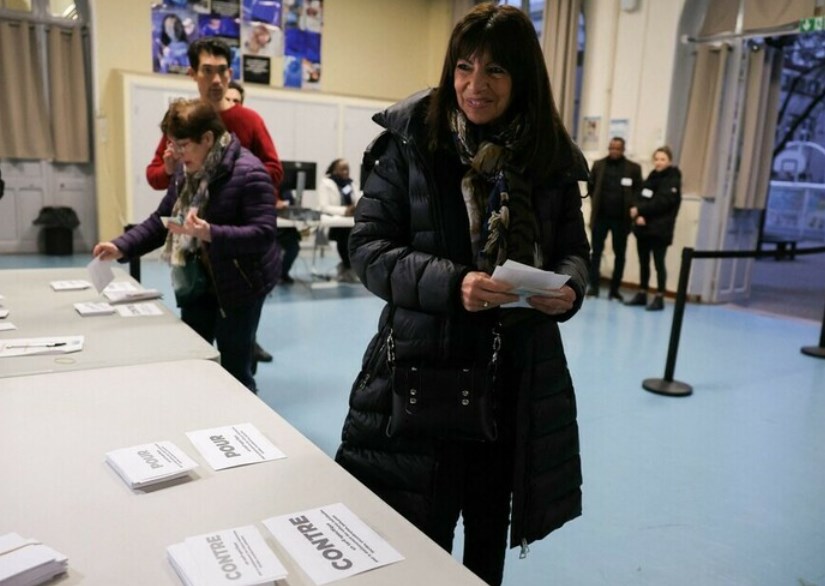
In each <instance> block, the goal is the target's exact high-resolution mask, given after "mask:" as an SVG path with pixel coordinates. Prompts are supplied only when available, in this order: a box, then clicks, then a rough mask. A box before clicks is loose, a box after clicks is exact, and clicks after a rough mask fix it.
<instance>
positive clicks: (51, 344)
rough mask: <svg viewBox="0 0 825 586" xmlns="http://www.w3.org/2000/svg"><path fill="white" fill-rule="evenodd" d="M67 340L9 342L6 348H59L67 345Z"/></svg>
mask: <svg viewBox="0 0 825 586" xmlns="http://www.w3.org/2000/svg"><path fill="white" fill-rule="evenodd" d="M65 345H66V342H49V343H47V344H9V345H8V346H6V348H57V347H58V346H65Z"/></svg>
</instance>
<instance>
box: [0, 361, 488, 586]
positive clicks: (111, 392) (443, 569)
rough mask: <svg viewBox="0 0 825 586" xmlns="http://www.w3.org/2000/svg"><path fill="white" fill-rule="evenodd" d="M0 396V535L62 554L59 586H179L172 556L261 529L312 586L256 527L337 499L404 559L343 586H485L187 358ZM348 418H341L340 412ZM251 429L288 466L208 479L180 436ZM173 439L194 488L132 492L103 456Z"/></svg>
mask: <svg viewBox="0 0 825 586" xmlns="http://www.w3.org/2000/svg"><path fill="white" fill-rule="evenodd" d="M2 387H3V388H2V390H1V391H0V445H2V446H3V450H2V451H0V469H1V470H2V482H0V534H3V533H7V532H10V531H16V532H17V533H20V534H21V535H23V536H25V537H35V538H37V539H40V540H42V541H43V542H44V543H46V544H48V545H50V546H52V547H54V548H55V549H57V550H58V551H60V552H61V553H64V554H66V555H67V556H68V557H69V568H70V569H69V574H68V577H67V578H66V579H64V580H63V581H61V582H60V584H61V586H70V585H75V584H84V585H105V586H111V585H113V584H117V585H128V586H131V585H135V586H144V585H152V586H162V585H164V584H173V585H179V584H181V582H180V581H179V579H178V578H177V576H176V574H175V573H174V570H173V569H172V567H171V565H170V564H169V562H168V561H167V557H166V547H167V546H168V545H170V544H172V543H176V542H180V541H182V540H183V539H184V538H186V537H189V536H193V535H199V534H202V533H207V532H209V531H214V530H218V529H228V528H231V527H237V526H241V525H247V524H255V525H256V526H257V527H258V529H259V530H260V531H261V533H262V534H263V535H264V536H265V537H266V540H267V543H268V544H269V546H270V547H271V548H272V549H273V550H274V551H275V552H276V554H277V555H278V557H279V558H280V559H281V561H282V562H283V563H284V564H285V565H286V567H287V570H288V571H289V577H288V578H287V579H286V581H285V582H280V583H279V584H283V585H284V586H286V585H289V586H304V585H306V586H310V585H311V584H312V582H311V581H310V580H309V578H308V577H307V576H306V575H305V574H304V573H303V572H302V571H301V570H300V569H299V568H298V566H297V565H296V564H295V563H294V562H293V560H292V558H291V557H290V556H289V555H288V554H287V553H286V551H285V550H284V549H283V548H282V547H281V546H280V545H279V544H278V543H277V542H276V541H275V540H274V538H272V536H271V535H270V534H269V532H268V531H267V530H266V529H265V528H264V526H263V524H262V523H261V521H262V520H263V519H266V518H268V517H271V516H274V515H281V514H287V513H292V512H297V511H300V510H305V509H310V508H314V507H318V506H323V505H327V504H331V503H335V502H339V501H340V502H343V503H344V504H345V505H347V506H348V507H349V508H350V509H351V510H352V511H353V512H354V513H355V514H356V515H358V516H359V517H360V518H361V519H362V520H363V521H364V522H366V523H367V524H368V525H370V526H371V527H372V528H373V529H375V530H376V531H377V532H378V533H379V534H380V535H381V536H382V537H383V538H384V539H386V540H387V541H388V542H389V543H390V544H392V546H393V547H395V548H396V549H397V550H398V551H399V552H401V554H402V555H403V556H404V557H405V558H406V559H405V560H404V561H402V562H399V563H397V564H392V565H390V566H386V567H383V568H379V569H377V570H374V571H372V572H367V573H365V574H361V575H358V576H354V577H352V578H349V579H346V580H342V581H341V582H338V583H340V584H341V585H342V586H386V585H387V584H392V585H393V586H405V585H420V584H431V585H433V586H435V585H441V584H449V585H450V586H459V585H464V584H467V585H477V586H480V585H481V584H482V583H481V581H479V580H478V579H477V578H475V576H474V575H473V574H471V573H470V572H469V571H468V570H466V569H465V568H464V567H463V566H461V565H460V564H459V563H458V562H456V561H455V560H454V559H453V558H452V557H450V556H449V555H448V554H446V553H445V552H444V551H442V550H441V549H440V548H438V546H436V545H435V544H434V543H433V542H432V541H430V540H429V539H428V538H427V537H425V536H424V535H423V534H422V533H421V532H419V531H418V530H417V529H415V527H413V526H412V525H411V524H410V523H408V522H407V521H406V520H405V519H404V518H402V517H401V516H400V515H398V514H397V513H395V512H394V511H393V510H392V509H391V508H390V507H389V506H387V505H386V504H385V503H384V502H383V501H381V500H380V499H379V498H378V497H376V496H375V495H374V494H373V493H371V492H370V491H368V490H367V489H366V488H365V487H364V486H363V485H361V484H360V483H359V482H358V481H356V480H355V479H354V478H353V477H352V476H350V475H349V474H348V473H346V472H345V471H344V470H343V469H342V468H341V467H339V466H338V465H337V464H335V463H334V462H333V461H332V460H331V459H330V458H329V457H328V456H326V455H325V454H324V453H323V452H321V451H320V450H319V449H318V448H316V447H315V446H314V445H312V444H311V443H310V442H309V441H308V440H307V439H306V438H304V437H303V436H302V435H301V434H300V433H298V431H296V430H295V429H294V428H293V427H291V426H290V425H289V424H288V423H286V422H285V421H284V420H283V419H282V418H281V417H280V416H279V415H278V414H276V413H275V412H274V411H272V410H271V409H270V408H269V407H267V406H266V405H265V404H264V403H263V402H261V401H260V400H259V399H258V398H257V397H256V396H255V395H253V394H252V393H250V392H249V391H248V390H247V389H246V388H244V387H243V386H242V385H241V384H240V383H238V382H237V381H235V380H234V379H233V378H232V377H231V376H230V375H229V374H228V373H226V372H225V371H224V370H223V369H221V367H220V366H218V365H217V364H216V363H214V362H209V361H205V360H189V361H178V362H164V363H159V364H150V365H139V366H120V367H115V368H102V369H95V370H85V371H77V372H64V373H57V374H46V375H36V376H28V377H16V378H10V379H6V380H4V381H2ZM342 418H343V413H342ZM244 422H251V423H253V424H254V425H255V426H256V427H257V428H258V429H260V430H261V431H262V432H263V433H264V435H266V436H267V437H268V438H269V439H270V440H272V441H273V442H274V443H275V445H277V446H278V447H279V448H280V449H281V450H283V452H284V453H286V455H287V458H286V459H284V460H277V461H274V462H266V463H262V464H254V465H250V466H244V467H239V468H231V469H228V470H222V471H218V472H215V471H213V470H212V469H211V468H209V467H208V466H207V465H206V462H205V461H204V460H203V458H202V457H201V456H200V454H199V453H198V452H197V450H196V449H195V448H194V446H193V445H192V444H191V443H190V442H189V440H188V438H187V437H186V435H185V432H187V431H194V430H198V429H206V428H211V427H219V426H224V425H232V424H236V423H244ZM158 440H171V441H173V442H174V443H175V444H177V445H178V446H179V447H180V448H181V449H183V450H184V451H185V452H186V453H187V454H189V455H190V456H191V457H192V458H194V459H195V460H196V461H197V462H198V463H199V464H200V467H199V468H198V469H197V470H196V471H195V473H194V475H195V478H194V479H193V480H191V481H188V482H183V483H180V484H176V485H172V486H167V487H165V488H159V489H156V490H154V491H152V492H147V493H139V492H132V491H131V490H130V489H129V488H128V487H127V486H126V485H125V483H124V482H123V481H122V480H121V479H120V478H119V477H118V476H117V475H116V474H115V472H114V471H113V470H112V469H110V467H109V466H108V465H107V464H106V463H105V462H104V458H105V453H106V452H107V451H109V450H113V449H117V448H123V447H128V446H133V445H138V444H141V443H146V442H151V441H158Z"/></svg>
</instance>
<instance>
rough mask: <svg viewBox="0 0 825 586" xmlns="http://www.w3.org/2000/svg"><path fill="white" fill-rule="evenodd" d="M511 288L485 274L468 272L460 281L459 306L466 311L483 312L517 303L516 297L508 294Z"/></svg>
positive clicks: (509, 285)
mask: <svg viewBox="0 0 825 586" xmlns="http://www.w3.org/2000/svg"><path fill="white" fill-rule="evenodd" d="M512 288H513V286H512V285H511V284H510V283H505V282H504V281H496V280H495V279H493V278H492V277H491V276H490V275H488V274H487V273H484V272H481V271H470V272H469V273H467V274H466V275H465V276H464V280H463V281H461V304H462V305H463V306H464V309H466V310H467V311H484V310H486V309H492V308H494V307H497V306H499V305H502V304H504V303H510V302H512V301H518V295H515V294H513V293H509V291H510V290H511V289H512Z"/></svg>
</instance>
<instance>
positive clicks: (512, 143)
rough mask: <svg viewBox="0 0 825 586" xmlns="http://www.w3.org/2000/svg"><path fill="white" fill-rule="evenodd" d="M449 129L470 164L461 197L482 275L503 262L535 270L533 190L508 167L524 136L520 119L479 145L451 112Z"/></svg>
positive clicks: (518, 171)
mask: <svg viewBox="0 0 825 586" xmlns="http://www.w3.org/2000/svg"><path fill="white" fill-rule="evenodd" d="M450 130H451V131H452V133H453V139H454V142H455V145H456V148H457V150H458V155H459V157H460V158H461V162H462V163H464V164H465V165H469V166H470V169H469V171H467V173H466V174H465V175H464V177H463V178H462V180H461V193H462V195H463V196H464V205H465V207H466V208H467V216H468V218H469V220H470V242H471V245H472V248H473V255H474V256H475V258H476V264H477V266H478V267H479V268H480V269H481V270H483V271H485V272H487V273H492V272H493V269H495V267H496V266H498V265H501V264H503V263H504V261H505V260H507V259H512V260H515V261H518V262H521V263H524V264H528V265H531V266H540V264H541V259H540V258H539V255H538V252H537V251H538V247H537V246H536V240H537V235H538V227H537V225H536V219H535V215H534V213H533V203H532V189H531V188H530V185H529V182H527V181H526V180H525V178H524V173H523V170H522V169H517V168H516V167H515V166H514V165H513V159H514V156H513V154H514V152H515V151H517V150H518V148H519V146H520V139H521V138H522V136H523V135H524V129H523V126H522V121H521V118H520V117H517V118H516V119H514V120H513V121H512V122H511V123H510V124H509V125H507V126H506V127H505V128H503V129H502V130H501V131H500V132H498V133H496V134H494V135H492V136H491V137H489V139H483V140H481V141H479V139H478V137H477V134H478V133H477V132H474V130H476V129H475V128H473V127H471V126H470V124H469V123H468V121H467V119H466V117H465V116H464V114H463V113H462V112H461V111H460V110H456V111H454V112H453V113H452V114H451V116H450Z"/></svg>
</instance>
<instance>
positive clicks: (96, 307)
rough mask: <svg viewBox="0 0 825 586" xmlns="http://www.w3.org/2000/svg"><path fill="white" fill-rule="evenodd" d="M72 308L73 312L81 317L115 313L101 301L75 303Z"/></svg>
mask: <svg viewBox="0 0 825 586" xmlns="http://www.w3.org/2000/svg"><path fill="white" fill-rule="evenodd" d="M74 308H75V311H77V313H79V314H80V315H82V316H83V317H88V316H92V315H112V314H113V313H114V312H115V308H114V307H113V306H111V305H110V304H108V303H104V302H103V301H99V302H94V301H87V302H82V303H75V304H74Z"/></svg>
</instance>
